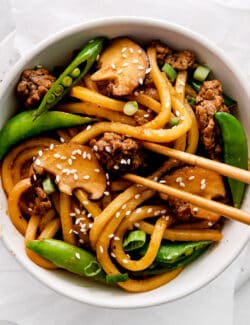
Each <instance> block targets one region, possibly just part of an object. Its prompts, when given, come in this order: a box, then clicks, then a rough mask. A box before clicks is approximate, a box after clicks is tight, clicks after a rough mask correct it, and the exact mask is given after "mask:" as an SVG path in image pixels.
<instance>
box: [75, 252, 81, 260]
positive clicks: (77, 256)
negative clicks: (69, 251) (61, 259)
mask: <svg viewBox="0 0 250 325" xmlns="http://www.w3.org/2000/svg"><path fill="white" fill-rule="evenodd" d="M75 256H76V258H78V260H79V259H80V258H81V256H80V253H78V252H77V253H76V254H75Z"/></svg>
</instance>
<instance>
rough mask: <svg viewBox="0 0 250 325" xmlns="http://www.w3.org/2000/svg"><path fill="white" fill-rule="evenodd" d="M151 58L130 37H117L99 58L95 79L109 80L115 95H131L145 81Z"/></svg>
mask: <svg viewBox="0 0 250 325" xmlns="http://www.w3.org/2000/svg"><path fill="white" fill-rule="evenodd" d="M148 67H149V60H148V57H147V54H146V52H145V51H144V50H143V49H142V48H141V47H140V46H139V45H138V44H137V43H135V42H133V41H132V40H131V39H129V38H125V37H124V38H116V39H114V40H113V41H112V43H111V45H110V46H109V47H108V48H107V49H105V50H104V52H103V53H102V54H101V56H100V58H99V63H98V68H99V70H97V71H96V72H95V73H94V74H93V75H92V76H91V79H92V80H93V81H104V80H106V81H108V82H109V84H108V87H109V89H110V90H111V93H112V94H113V95H114V96H125V95H130V94H131V93H132V92H133V90H134V89H135V88H136V87H137V86H138V85H139V84H142V83H143V80H144V78H145V75H146V70H147V68H148Z"/></svg>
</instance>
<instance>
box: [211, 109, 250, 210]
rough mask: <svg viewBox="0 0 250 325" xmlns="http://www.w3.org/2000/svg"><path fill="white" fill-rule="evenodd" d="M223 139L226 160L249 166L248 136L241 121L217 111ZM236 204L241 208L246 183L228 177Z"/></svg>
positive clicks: (244, 167)
mask: <svg viewBox="0 0 250 325" xmlns="http://www.w3.org/2000/svg"><path fill="white" fill-rule="evenodd" d="M214 117H215V120H216V122H217V123H218V125H219V127H220V130H221V135H222V139H223V151H224V162H225V163H226V164H228V165H232V166H235V167H239V168H242V169H247V168H248V146H247V137H246V134H245V131H244V128H243V126H242V125H241V123H240V121H239V120H238V119H237V118H236V117H234V116H233V115H231V114H229V113H225V112H217V113H215V115H214ZM228 183H229V187H230V190H231V194H232V199H233V203H234V206H235V207H236V208H240V206H241V203H242V200H243V197H244V192H245V188H246V185H245V184H244V183H243V182H240V181H236V180H234V179H231V178H228Z"/></svg>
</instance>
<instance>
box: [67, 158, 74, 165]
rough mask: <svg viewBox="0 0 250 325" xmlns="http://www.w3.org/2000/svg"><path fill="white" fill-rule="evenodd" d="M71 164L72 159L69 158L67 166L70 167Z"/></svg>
mask: <svg viewBox="0 0 250 325" xmlns="http://www.w3.org/2000/svg"><path fill="white" fill-rule="evenodd" d="M72 163H73V162H72V159H71V158H69V159H68V164H69V165H70V166H71V165H72Z"/></svg>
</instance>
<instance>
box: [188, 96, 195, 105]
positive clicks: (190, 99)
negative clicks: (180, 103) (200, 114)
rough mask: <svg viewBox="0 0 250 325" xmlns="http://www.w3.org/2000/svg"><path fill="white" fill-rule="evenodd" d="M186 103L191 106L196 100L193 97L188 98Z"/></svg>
mask: <svg viewBox="0 0 250 325" xmlns="http://www.w3.org/2000/svg"><path fill="white" fill-rule="evenodd" d="M188 103H189V104H191V105H195V104H196V99H195V98H194V97H188Z"/></svg>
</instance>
